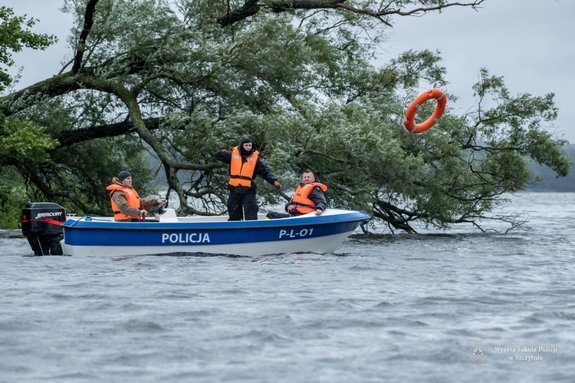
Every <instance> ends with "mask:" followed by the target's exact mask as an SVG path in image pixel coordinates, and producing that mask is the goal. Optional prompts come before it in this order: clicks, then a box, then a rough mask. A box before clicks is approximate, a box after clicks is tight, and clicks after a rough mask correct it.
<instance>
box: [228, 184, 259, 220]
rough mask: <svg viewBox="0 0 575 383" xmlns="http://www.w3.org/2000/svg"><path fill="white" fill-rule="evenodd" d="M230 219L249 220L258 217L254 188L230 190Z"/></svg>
mask: <svg viewBox="0 0 575 383" xmlns="http://www.w3.org/2000/svg"><path fill="white" fill-rule="evenodd" d="M228 214H229V215H230V219H229V220H230V221H242V220H244V219H245V220H246V221H250V220H252V221H253V220H256V219H258V204H257V201H256V191H255V190H247V191H245V189H244V190H243V192H242V193H238V192H235V191H233V190H230V196H229V197H228Z"/></svg>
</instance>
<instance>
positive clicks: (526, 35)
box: [2, 0, 575, 143]
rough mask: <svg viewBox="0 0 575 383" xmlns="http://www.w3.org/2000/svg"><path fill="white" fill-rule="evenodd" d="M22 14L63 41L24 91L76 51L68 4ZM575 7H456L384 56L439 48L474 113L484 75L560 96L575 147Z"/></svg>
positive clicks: (392, 44)
mask: <svg viewBox="0 0 575 383" xmlns="http://www.w3.org/2000/svg"><path fill="white" fill-rule="evenodd" d="M2 5H6V6H8V7H12V8H13V9H14V10H15V12H16V14H18V15H22V14H27V15H28V16H32V17H35V18H37V19H39V20H40V21H39V23H38V24H37V25H36V27H35V31H36V32H42V33H51V34H55V35H57V36H58V37H59V38H60V39H61V41H60V43H59V44H57V45H56V46H54V47H51V48H49V49H48V50H47V51H44V52H32V51H26V52H22V53H20V54H18V55H17V56H16V57H15V58H16V62H17V65H18V66H24V70H23V72H22V81H21V83H20V84H19V87H21V86H25V85H29V84H31V83H34V82H36V81H39V80H42V79H45V78H46V77H48V76H51V75H53V74H56V73H57V72H58V71H59V70H60V69H61V67H62V63H61V61H62V60H63V59H65V58H66V59H69V58H70V57H71V55H72V52H70V51H67V50H65V39H66V36H67V35H68V31H69V30H70V28H71V27H72V24H71V19H70V17H69V16H67V15H64V14H62V13H61V12H60V11H59V9H60V8H61V7H62V5H63V0H3V1H2ZM573 15H575V1H573V0H486V1H485V2H484V4H483V6H482V8H481V9H479V10H478V11H477V12H476V11H474V10H472V9H470V8H452V9H448V10H445V11H444V12H443V13H442V14H430V15H426V16H424V17H398V18H396V19H395V20H394V27H393V29H390V30H388V32H387V37H388V39H387V42H386V43H385V45H384V52H383V53H384V54H385V55H389V56H388V57H393V56H395V55H397V53H399V52H401V51H403V50H407V49H415V50H418V49H431V50H439V51H440V52H441V55H442V57H443V65H444V66H445V67H446V68H447V79H448V81H449V85H448V86H447V91H448V93H451V94H454V95H456V96H457V97H459V101H458V103H457V105H454V104H451V105H450V107H455V109H456V111H457V112H462V111H465V110H467V109H468V108H469V107H471V102H472V89H471V86H472V85H473V84H474V83H475V82H476V81H477V79H478V74H479V69H480V68H481V67H486V68H487V69H488V70H489V72H490V73H491V74H493V75H497V76H503V77H504V78H505V81H506V84H507V86H508V88H509V90H510V92H511V94H517V93H524V92H527V93H531V94H533V95H543V94H545V93H550V92H553V93H555V95H556V98H555V101H556V103H557V106H558V107H559V118H558V119H557V121H556V122H555V123H554V124H553V126H552V127H551V129H550V131H551V132H554V133H555V134H556V135H558V136H559V137H563V138H566V139H568V140H569V141H571V143H575V129H573V128H572V127H571V126H570V125H571V121H575V108H574V107H573V106H572V103H573V102H574V101H575V74H574V73H573V72H574V70H573V65H572V64H573V62H575V43H574V41H575V23H573V21H572V17H573Z"/></svg>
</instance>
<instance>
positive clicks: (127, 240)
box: [21, 202, 370, 256]
mask: <svg viewBox="0 0 575 383" xmlns="http://www.w3.org/2000/svg"><path fill="white" fill-rule="evenodd" d="M369 219H370V216H369V215H368V214H366V213H364V212H361V211H354V210H344V209H327V211H325V212H324V213H323V214H322V215H321V216H316V215H315V214H314V213H309V214H305V215H301V216H297V217H286V218H276V219H265V216H263V215H261V216H260V217H259V219H258V220H255V221H228V217H227V216H190V217H177V216H176V213H175V211H174V210H173V209H166V213H164V214H162V215H158V216H156V217H154V218H153V219H148V220H145V221H143V222H116V221H114V219H113V218H112V217H89V216H84V217H70V216H67V215H66V211H65V209H64V208H63V207H62V206H60V205H57V204H54V203H51V202H33V203H29V204H28V205H26V207H25V208H24V209H23V210H22V220H21V223H22V233H23V234H24V235H25V236H26V237H27V238H28V242H29V243H30V246H31V247H32V249H33V250H34V254H36V255H51V254H52V255H59V254H64V255H80V256H82V255H112V256H129V255H162V254H189V253H195V254H205V255H210V254H229V255H268V254H282V253H299V252H312V253H331V252H333V251H335V250H336V249H337V248H338V247H339V246H340V245H341V244H342V242H343V241H344V240H345V239H346V238H347V236H348V235H349V234H350V233H352V232H353V231H354V230H356V229H357V227H358V226H359V225H360V224H361V223H363V222H367V221H368V220H369Z"/></svg>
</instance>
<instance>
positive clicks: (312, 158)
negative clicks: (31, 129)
mask: <svg viewBox="0 0 575 383" xmlns="http://www.w3.org/2000/svg"><path fill="white" fill-rule="evenodd" d="M482 3H483V0H477V1H469V2H464V3H460V2H449V1H445V0H408V1H404V0H402V1H399V0H397V1H390V2H387V3H386V6H382V5H381V2H375V1H370V0H366V1H356V2H354V3H353V5H352V4H351V3H350V2H347V1H341V0H340V1H336V0H334V1H319V0H318V1H309V0H308V1H303V0H302V1H298V0H296V1H290V2H285V1H279V0H277V1H273V0H271V1H243V2H239V1H229V0H226V1H217V2H214V1H194V2H186V1H168V0H156V1H152V0H141V1H135V0H90V1H88V2H87V3H85V2H84V1H80V0H69V1H68V2H67V7H66V9H67V11H68V12H72V13H73V14H75V15H76V17H77V25H78V28H77V30H76V31H75V32H74V33H73V35H72V37H73V47H74V55H73V60H72V61H71V62H70V63H69V64H68V65H67V66H65V67H64V68H63V70H62V71H61V73H60V74H58V75H57V76H54V77H50V78H48V79H46V80H45V81H41V82H39V83H37V84H33V85H31V86H29V87H27V88H25V89H22V90H20V91H16V92H11V93H10V94H8V95H6V96H5V97H4V98H3V101H4V102H5V103H6V105H7V108H6V115H7V119H8V120H12V119H20V120H23V121H29V122H31V123H34V124H37V125H38V126H42V127H43V128H44V129H45V131H44V132H45V134H46V136H47V138H49V139H55V140H57V141H58V144H59V145H58V146H57V147H55V148H52V149H50V148H46V150H47V153H49V156H48V159H42V160H36V161H31V162H30V163H27V162H26V163H21V162H16V161H3V163H2V165H4V166H11V167H12V168H16V169H17V170H18V172H19V173H20V174H22V175H23V176H24V177H25V178H26V180H27V181H29V185H31V186H32V189H31V191H32V192H38V193H40V194H41V195H43V196H44V197H45V198H47V199H50V200H56V201H58V202H61V203H62V204H64V205H65V206H69V207H71V208H73V209H76V210H79V211H82V212H86V213H99V214H102V213H108V210H109V208H108V205H109V202H108V200H107V196H106V195H105V194H104V193H103V192H102V191H103V190H104V186H105V185H106V184H107V183H108V182H109V178H110V176H111V175H113V174H116V173H117V171H118V170H120V169H121V168H124V167H127V166H128V167H130V169H132V170H133V171H134V172H135V173H136V174H137V175H138V178H139V179H143V180H145V179H146V172H147V169H146V167H145V162H146V161H145V160H146V158H145V156H143V155H142V153H145V151H147V152H149V153H151V155H153V156H154V157H156V158H157V159H158V160H159V163H160V164H161V166H160V167H158V168H157V169H156V170H157V171H161V172H162V173H163V175H164V176H165V178H166V180H167V184H168V189H169V190H168V192H169V193H175V194H176V195H177V196H178V199H179V203H180V213H183V214H188V213H196V214H218V213H221V212H222V211H223V210H222V209H223V206H224V204H223V203H222V201H223V199H224V198H225V192H224V185H225V178H226V169H225V168H224V167H222V166H221V164H218V163H217V162H215V161H213V160H212V155H213V153H214V152H215V151H216V150H218V149H220V148H222V147H229V146H230V145H235V144H237V143H238V140H239V138H240V137H241V136H243V135H245V134H249V135H250V136H252V138H253V139H254V142H256V143H257V144H258V145H259V146H260V150H261V152H262V154H263V155H264V157H265V158H266V162H267V163H268V164H269V165H270V167H271V168H272V169H274V171H275V172H276V173H278V174H279V175H280V176H281V177H282V179H284V180H285V179H288V180H291V182H287V184H288V185H289V184H290V183H291V186H293V185H295V182H296V179H297V176H296V175H297V174H299V172H300V171H301V170H302V168H305V167H311V168H313V169H314V170H315V172H316V174H318V175H319V176H320V177H321V180H322V182H324V183H326V184H327V185H328V186H329V187H330V191H329V197H330V199H331V201H332V205H336V206H347V207H351V208H356V209H358V208H359V209H364V210H368V211H370V212H372V213H373V215H374V216H375V217H377V218H379V219H381V220H383V221H385V222H387V223H388V225H389V226H390V228H392V229H402V230H406V231H410V232H413V231H414V229H413V227H412V225H411V222H413V221H415V220H419V221H422V222H424V223H426V224H430V225H434V226H438V227H446V226H448V225H450V224H454V223H463V222H471V223H473V224H475V225H477V226H478V227H482V226H481V222H480V220H481V219H483V218H486V217H489V212H490V211H492V209H493V207H495V206H496V205H497V204H498V203H501V202H502V201H503V198H502V195H503V194H504V193H506V192H513V191H517V190H521V189H522V188H524V187H525V185H526V183H527V181H528V180H529V174H528V172H527V170H526V160H525V159H524V158H525V157H531V158H533V159H534V160H535V161H537V162H538V163H541V164H545V165H547V166H549V167H551V168H552V169H553V170H554V171H556V172H557V173H558V174H559V175H565V174H567V172H568V160H567V159H566V158H565V157H564V156H562V155H561V153H560V151H559V148H560V146H561V145H562V144H564V142H563V141H561V140H556V139H554V138H553V137H552V136H550V135H549V134H548V133H546V132H545V130H544V124H545V123H546V122H547V121H550V120H552V119H554V118H555V115H556V110H555V106H554V104H553V95H546V96H543V97H534V96H531V95H529V94H524V95H519V96H516V97H512V96H510V95H509V91H508V90H507V89H506V88H505V85H504V82H503V79H502V78H500V77H495V76H491V75H489V73H488V72H487V70H484V71H483V72H482V73H481V80H480V81H479V83H478V84H477V85H476V87H475V89H474V91H475V93H476V95H477V98H478V103H477V110H476V111H475V113H470V114H469V115H466V116H454V115H450V114H449V113H448V114H447V115H446V116H444V118H443V119H442V122H441V124H440V126H438V127H436V128H434V129H432V130H431V131H429V132H428V133H426V134H425V135H419V136H414V135H411V134H409V133H407V132H406V131H404V130H403V128H401V127H400V126H401V119H402V115H401V114H402V109H403V105H404V103H405V102H404V101H403V100H404V99H405V97H408V98H409V97H411V96H413V95H414V92H415V89H417V88H418V87H420V86H422V85H428V84H434V85H437V86H440V85H441V84H445V82H446V80H445V70H444V68H442V67H441V66H440V57H438V55H437V54H435V53H433V52H429V51H424V52H405V53H404V54H403V55H401V56H400V57H398V58H396V59H394V60H391V61H390V62H389V63H387V64H385V65H380V66H378V67H374V66H373V65H372V64H371V59H372V54H373V52H374V48H376V47H377V46H378V44H380V43H381V41H380V37H379V36H380V35H381V34H379V33H377V32H378V31H380V30H382V29H383V28H386V27H388V26H389V25H391V24H392V18H393V17H405V16H411V15H420V14H424V13H427V12H438V11H441V10H443V9H446V8H450V7H470V8H475V7H478V6H479V5H481V4H482ZM364 31H370V33H364ZM374 36H375V37H374ZM450 97H451V96H450ZM426 107H429V106H428V105H426ZM423 113H425V111H423ZM79 157H80V158H82V159H83V160H82V161H78V158H79ZM152 176H153V175H152ZM148 178H150V177H148ZM284 183H286V182H284ZM260 188H261V189H262V193H260V196H261V197H262V203H264V202H267V203H278V202H280V201H281V200H282V196H281V195H278V194H274V191H272V190H271V189H270V188H267V187H266V185H261V186H260ZM72 190H75V191H74V192H71V191H72ZM283 197H284V198H285V196H283ZM492 218H498V219H505V217H492ZM510 222H511V223H512V224H513V222H514V221H512V220H510Z"/></svg>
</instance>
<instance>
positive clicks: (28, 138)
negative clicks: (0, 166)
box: [0, 119, 58, 164]
mask: <svg viewBox="0 0 575 383" xmlns="http://www.w3.org/2000/svg"><path fill="white" fill-rule="evenodd" d="M57 145H58V142H57V141H56V140H54V139H53V138H51V137H50V136H49V135H47V134H46V132H45V128H44V127H41V126H38V125H36V124H35V123H33V122H30V121H23V120H19V119H7V120H5V121H4V122H3V123H2V124H1V125H0V158H2V163H26V164H35V163H41V162H46V161H48V160H49V158H50V157H49V153H48V151H50V150H52V149H54V148H55V147H56V146H57Z"/></svg>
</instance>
